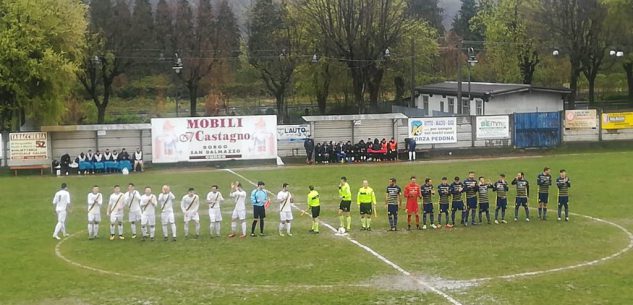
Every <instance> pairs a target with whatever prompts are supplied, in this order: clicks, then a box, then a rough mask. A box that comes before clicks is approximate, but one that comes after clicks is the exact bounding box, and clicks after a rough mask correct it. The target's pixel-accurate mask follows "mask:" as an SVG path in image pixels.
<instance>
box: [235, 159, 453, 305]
mask: <svg viewBox="0 0 633 305" xmlns="http://www.w3.org/2000/svg"><path fill="white" fill-rule="evenodd" d="M224 170H225V171H227V172H229V173H231V174H233V175H235V176H237V177H240V178H242V179H244V180H246V181H247V182H248V183H250V184H252V185H256V184H255V183H254V182H253V181H251V180H249V179H248V178H246V177H244V176H242V175H240V174H238V173H236V172H234V171H233V170H231V169H224ZM269 193H270V192H269ZM271 194H272V193H271ZM292 207H293V208H295V209H297V210H300V211H302V212H305V211H304V210H302V209H300V208H298V207H297V206H296V205H294V204H293V205H292ZM319 222H320V223H322V224H323V225H324V226H325V227H327V228H328V229H330V230H332V232H334V233H336V232H337V230H336V229H335V228H334V227H333V226H331V225H330V224H328V223H326V222H323V221H322V220H321V221H319ZM346 238H347V240H349V241H350V242H351V243H353V244H354V245H356V246H358V247H360V248H361V249H363V250H365V251H367V252H369V253H370V254H371V255H373V256H375V257H376V258H378V259H379V260H381V261H382V262H384V263H385V264H387V265H389V266H391V267H392V268H394V269H395V270H397V271H398V272H400V273H402V274H403V275H405V276H408V277H410V278H411V279H413V280H414V281H415V282H416V283H418V284H419V285H420V286H422V287H424V288H426V289H428V290H431V291H432V292H434V293H436V294H438V295H440V296H442V297H444V298H445V299H446V300H448V301H449V302H451V304H453V305H462V303H460V302H459V301H457V300H456V299H454V298H453V297H451V296H450V295H448V294H446V293H445V292H443V291H441V290H439V289H437V288H435V287H433V286H431V285H430V284H428V283H426V282H424V281H422V280H420V279H419V278H417V277H415V276H413V275H412V274H411V272H409V271H406V270H404V269H403V268H402V267H400V266H398V264H396V263H394V262H392V261H390V260H389V259H387V258H386V257H384V256H382V255H380V254H379V253H378V252H376V251H374V250H373V249H372V248H370V247H368V246H365V245H363V244H361V243H360V242H358V241H357V240H355V239H353V238H351V237H350V236H349V235H348V236H346Z"/></svg>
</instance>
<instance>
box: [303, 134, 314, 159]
mask: <svg viewBox="0 0 633 305" xmlns="http://www.w3.org/2000/svg"><path fill="white" fill-rule="evenodd" d="M303 148H304V149H305V150H306V163H307V164H312V155H313V154H314V140H312V139H311V138H306V139H305V140H304V141H303Z"/></svg>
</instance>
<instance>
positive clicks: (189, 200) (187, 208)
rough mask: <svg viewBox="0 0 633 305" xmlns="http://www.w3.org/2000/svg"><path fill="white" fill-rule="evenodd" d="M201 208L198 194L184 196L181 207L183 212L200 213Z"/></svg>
mask: <svg viewBox="0 0 633 305" xmlns="http://www.w3.org/2000/svg"><path fill="white" fill-rule="evenodd" d="M199 208H200V197H199V196H198V194H194V195H193V196H189V195H185V196H183V197H182V200H181V201H180V209H181V210H182V213H183V214H192V213H198V209H199Z"/></svg>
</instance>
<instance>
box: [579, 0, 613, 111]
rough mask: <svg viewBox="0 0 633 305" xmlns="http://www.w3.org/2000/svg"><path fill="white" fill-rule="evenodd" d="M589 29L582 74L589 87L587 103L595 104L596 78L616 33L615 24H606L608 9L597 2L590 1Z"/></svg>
mask: <svg viewBox="0 0 633 305" xmlns="http://www.w3.org/2000/svg"><path fill="white" fill-rule="evenodd" d="M587 5H588V6H589V8H588V9H589V10H590V13H589V18H590V21H591V25H590V27H589V32H588V34H589V35H588V36H587V37H586V39H587V51H588V52H587V53H586V54H585V56H583V57H582V66H583V67H582V73H583V74H584V75H585V78H587V83H588V85H589V103H591V104H593V103H595V99H596V93H595V91H596V90H595V88H596V77H597V76H598V72H600V69H601V68H602V66H603V64H604V59H605V55H607V51H608V50H609V49H610V48H611V43H612V42H613V41H614V37H613V35H614V34H615V33H616V28H617V27H618V25H617V24H615V23H611V22H608V19H607V18H608V9H607V7H606V5H605V4H603V3H602V2H599V1H590V3H587Z"/></svg>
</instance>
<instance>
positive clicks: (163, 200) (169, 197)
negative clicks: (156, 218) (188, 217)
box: [158, 192, 176, 213]
mask: <svg viewBox="0 0 633 305" xmlns="http://www.w3.org/2000/svg"><path fill="white" fill-rule="evenodd" d="M174 199H176V196H174V194H172V192H169V193H167V194H165V193H160V195H158V204H159V207H160V209H161V212H163V213H173V212H174Z"/></svg>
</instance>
